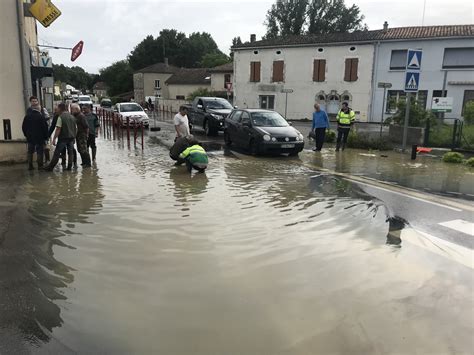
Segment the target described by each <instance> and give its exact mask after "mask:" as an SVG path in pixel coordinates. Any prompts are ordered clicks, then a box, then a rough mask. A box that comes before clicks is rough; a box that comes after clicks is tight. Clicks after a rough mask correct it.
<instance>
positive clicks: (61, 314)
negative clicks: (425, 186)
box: [0, 130, 474, 355]
mask: <svg viewBox="0 0 474 355" xmlns="http://www.w3.org/2000/svg"><path fill="white" fill-rule="evenodd" d="M171 132H172V131H171ZM168 133H169V132H168ZM159 134H160V135H161V137H162V138H160V139H161V141H160V140H158V139H157V138H155V139H152V137H151V136H153V134H151V133H150V137H147V139H146V146H145V149H144V150H143V151H142V150H141V149H140V148H137V149H135V148H133V147H130V148H128V147H127V145H126V144H123V143H122V142H119V141H111V140H108V139H107V140H104V139H102V138H101V139H99V142H98V151H99V153H98V161H97V163H96V164H95V165H94V167H93V168H92V169H81V168H79V169H78V170H76V171H72V172H62V171H61V168H58V169H57V170H56V171H54V172H52V173H42V172H37V171H34V172H27V171H26V170H25V167H24V166H13V167H0V189H1V190H0V192H1V193H2V196H4V200H2V202H1V204H0V215H1V216H2V221H5V222H6V223H2V224H1V226H0V290H1V291H2V292H1V293H0V315H1V317H0V353H1V354H2V355H3V353H6V354H10V353H11V354H29V353H34V354H35V353H39V354H75V353H79V354H149V353H158V354H190V353H192V354H203V355H204V354H205V355H208V354H259V355H260V354H292V355H293V354H324V355H325V354H411V353H414V352H417V353H420V354H451V353H452V354H469V353H472V350H473V349H474V343H473V340H472V333H473V331H474V317H473V316H474V314H473V311H472V310H473V309H474V306H473V299H472V294H473V282H472V280H473V265H472V250H469V249H467V248H464V247H459V246H458V244H456V243H450V242H445V239H442V240H441V239H440V240H438V239H435V238H437V237H435V236H431V237H430V236H426V235H425V234H420V233H418V232H416V230H415V229H416V228H413V223H414V220H410V219H407V221H406V222H405V221H404V220H403V217H400V215H402V214H403V213H404V211H405V210H407V209H410V208H412V207H414V209H416V210H419V211H421V210H423V209H426V210H427V211H430V209H431V208H437V209H438V211H442V212H439V213H438V216H442V215H443V214H445V215H446V217H449V218H455V217H457V216H459V215H458V214H457V213H459V212H458V211H457V210H454V208H456V209H461V208H458V207H460V206H458V205H457V204H455V202H457V203H459V204H463V203H464V202H463V201H461V202H460V200H455V201H452V200H450V199H446V200H445V201H444V202H445V204H446V207H451V209H449V208H448V209H446V210H447V211H448V212H446V211H445V209H440V207H441V206H439V205H435V204H433V202H434V200H433V199H429V200H428V195H427V194H424V195H422V196H419V195H415V194H414V193H413V192H411V191H409V190H406V195H407V196H405V193H403V192H399V191H400V190H392V189H389V188H387V187H386V185H384V186H385V190H382V189H380V186H378V185H377V184H375V182H373V181H369V180H367V181H366V180H363V181H362V182H364V181H365V182H367V183H366V184H365V185H363V184H362V183H361V182H360V180H357V179H356V177H359V178H360V175H354V176H352V177H351V175H350V174H348V172H347V171H344V172H343V173H337V174H331V173H329V172H328V171H327V170H323V169H322V168H321V166H323V167H325V168H329V167H330V166H331V165H327V166H325V165H324V164H326V162H327V161H328V160H330V159H331V157H332V156H333V155H332V153H331V152H329V151H328V152H323V155H322V156H320V157H316V156H315V155H314V153H313V152H309V151H305V152H303V153H302V154H301V156H300V157H299V158H290V159H288V158H268V157H263V158H260V157H258V158H256V157H252V156H248V155H246V154H243V152H240V151H235V150H223V149H222V147H221V143H220V142H221V141H220V140H219V139H218V140H217V141H216V140H214V139H212V140H207V138H205V137H202V138H205V139H203V140H206V141H207V143H206V146H207V147H209V148H212V149H209V155H210V162H211V163H210V166H209V169H208V170H207V171H206V173H205V174H193V175H189V174H188V173H187V172H186V171H185V169H183V167H175V166H173V164H172V162H171V161H170V159H169V157H168V156H167V154H168V151H167V149H166V146H165V145H163V144H164V143H167V142H168V141H169V138H172V135H169V134H168V137H166V136H167V132H166V130H164V132H160V133H159ZM156 143H159V144H156ZM345 153H348V154H347V155H349V154H351V153H350V152H345ZM371 161H372V160H371ZM403 164H404V162H401V163H400V166H401V167H403V166H404V165H403ZM339 165H340V166H341V167H342V166H343V164H342V161H339ZM416 169H418V167H417V168H416ZM342 170H344V169H342ZM349 172H350V171H349ZM351 179H352V180H351ZM356 180H357V181H356ZM461 182H462V181H461ZM386 190H388V191H386ZM395 191H396V192H398V193H394V192H395ZM401 191H404V190H403V189H402V190H401ZM377 194H378V195H377ZM425 195H426V196H425ZM430 196H431V195H430ZM415 198H416V199H415ZM436 198H441V197H439V196H436ZM390 199H393V200H390ZM418 203H419V204H420V205H416V204H418ZM466 203H468V202H466ZM414 204H415V205H414ZM440 204H441V203H440ZM397 206H398V207H399V209H397V210H394V208H396V207H397ZM456 206H457V207H456ZM467 206H468V205H466V208H467ZM413 213H414V211H413ZM447 213H453V214H452V215H448V214H447ZM428 215H429V213H428ZM424 216H425V215H424ZM423 218H424V219H426V220H428V218H427V217H426V216H425V217H423ZM434 222H436V221H433V223H434ZM406 223H409V225H407V224H406ZM410 225H411V226H412V227H410ZM430 231H431V232H433V233H435V231H434V229H433V228H430ZM446 243H449V244H446ZM466 249H467V251H468V252H467V253H466Z"/></svg>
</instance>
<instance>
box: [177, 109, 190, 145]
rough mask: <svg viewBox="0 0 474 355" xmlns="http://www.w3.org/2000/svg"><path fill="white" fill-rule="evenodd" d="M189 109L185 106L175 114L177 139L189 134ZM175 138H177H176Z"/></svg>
mask: <svg viewBox="0 0 474 355" xmlns="http://www.w3.org/2000/svg"><path fill="white" fill-rule="evenodd" d="M187 113H188V109H187V108H186V107H185V106H181V107H180V108H179V112H178V113H177V114H176V115H175V116H174V128H175V130H176V139H178V138H181V137H186V136H189V134H190V132H189V121H188V116H187ZM176 139H175V140H176Z"/></svg>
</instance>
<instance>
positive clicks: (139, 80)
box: [133, 61, 179, 102]
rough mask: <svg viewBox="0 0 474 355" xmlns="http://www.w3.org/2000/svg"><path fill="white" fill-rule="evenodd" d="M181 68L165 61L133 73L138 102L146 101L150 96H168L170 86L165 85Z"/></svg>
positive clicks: (135, 95) (135, 94)
mask: <svg viewBox="0 0 474 355" xmlns="http://www.w3.org/2000/svg"><path fill="white" fill-rule="evenodd" d="M177 71H179V68H177V67H175V66H172V65H169V64H168V61H165V63H156V64H153V65H150V66H148V67H146V68H143V69H140V70H138V71H136V72H135V73H134V74H133V91H134V97H135V101H136V102H144V101H146V99H147V98H148V97H150V96H152V97H158V98H160V97H161V98H168V97H169V93H168V87H167V86H166V85H165V82H166V80H168V79H169V78H170V77H171V76H172V75H173V74H174V73H176V72H177Z"/></svg>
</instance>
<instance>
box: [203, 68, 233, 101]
mask: <svg viewBox="0 0 474 355" xmlns="http://www.w3.org/2000/svg"><path fill="white" fill-rule="evenodd" d="M209 73H211V91H213V92H216V93H219V95H220V96H222V97H225V96H228V97H229V99H231V98H232V96H233V91H234V90H233V82H234V63H227V64H223V65H219V66H217V67H214V68H211V69H209Z"/></svg>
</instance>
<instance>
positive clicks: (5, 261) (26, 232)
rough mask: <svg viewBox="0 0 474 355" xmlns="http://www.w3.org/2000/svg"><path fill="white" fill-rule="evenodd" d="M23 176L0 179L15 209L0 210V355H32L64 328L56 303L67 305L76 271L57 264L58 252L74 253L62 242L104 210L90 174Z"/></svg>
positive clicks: (95, 180) (94, 175) (94, 176)
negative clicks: (30, 353)
mask: <svg viewBox="0 0 474 355" xmlns="http://www.w3.org/2000/svg"><path fill="white" fill-rule="evenodd" d="M24 174H25V173H24V172H23V171H17V172H16V174H12V173H11V171H9V174H8V178H9V179H11V180H10V181H4V180H3V179H2V184H3V183H5V182H7V183H9V186H11V187H12V188H10V189H6V188H5V186H8V185H3V187H4V188H2V191H1V192H2V195H3V196H5V197H6V199H5V200H7V201H9V202H11V205H9V206H6V207H0V209H1V210H0V216H1V217H2V218H4V219H5V220H6V223H5V224H4V226H3V227H4V228H3V229H2V230H1V231H2V234H1V235H0V290H1V292H0V314H1V316H0V353H3V352H5V353H25V352H28V350H27V349H29V348H31V347H33V348H36V347H39V346H40V345H41V343H46V342H48V341H50V340H51V338H52V331H53V329H54V328H57V327H61V325H62V323H63V321H62V319H61V315H60V308H59V307H58V305H57V304H56V303H55V301H58V300H65V299H66V297H65V295H64V293H63V291H62V289H64V288H65V287H67V286H68V285H70V284H71V283H72V282H73V281H74V269H72V268H71V267H69V266H67V265H66V264H64V263H62V262H60V261H58V260H57V259H55V255H54V248H55V247H56V246H59V247H66V248H70V247H69V246H68V245H67V244H66V243H67V240H65V238H64V237H66V236H68V235H69V236H70V235H72V234H74V232H73V231H74V227H75V224H76V223H87V219H88V215H90V214H94V213H97V212H98V210H99V209H100V207H101V202H100V201H101V198H102V195H101V192H100V189H101V186H100V182H99V178H98V176H97V173H96V172H95V171H94V170H92V169H89V170H84V171H82V172H65V173H60V172H57V173H53V174H45V173H39V174H38V173H34V174H31V175H29V176H26V178H25V176H24ZM0 175H2V172H0ZM5 176H6V175H5ZM19 183H20V184H19Z"/></svg>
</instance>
